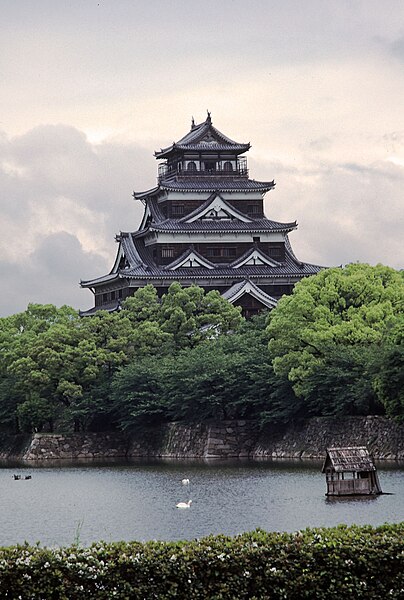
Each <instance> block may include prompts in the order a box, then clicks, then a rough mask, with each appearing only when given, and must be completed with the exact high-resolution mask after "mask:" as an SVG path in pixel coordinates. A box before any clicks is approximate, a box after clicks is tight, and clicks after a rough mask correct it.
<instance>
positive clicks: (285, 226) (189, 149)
mask: <svg viewBox="0 0 404 600" xmlns="http://www.w3.org/2000/svg"><path fill="white" fill-rule="evenodd" d="M249 149H250V144H249V143H247V144H246V143H239V142H235V141H234V140H232V139H230V138H228V137H227V136H225V135H223V133H221V132H220V131H218V130H217V129H216V128H215V127H214V126H213V124H212V119H211V115H210V113H208V116H207V119H206V121H204V122H203V123H200V124H199V125H196V124H195V122H194V120H193V119H192V125H191V130H190V131H189V132H188V133H187V134H186V135H185V136H184V137H182V138H181V139H180V140H179V141H178V142H174V143H173V144H172V145H171V146H169V147H167V148H164V149H161V150H159V151H157V152H155V157H156V159H157V160H159V161H162V162H160V164H159V170H158V181H157V185H156V187H153V188H152V189H150V190H147V191H145V192H135V193H134V198H135V200H137V201H140V202H142V203H143V204H144V214H143V219H142V222H141V224H140V226H139V229H138V230H137V231H135V232H131V233H130V232H127V233H120V235H118V236H117V238H116V239H117V241H118V243H119V248H118V252H117V256H116V259H115V263H114V265H113V267H112V270H111V272H110V273H109V274H108V275H104V276H103V277H99V278H97V279H92V280H89V281H81V282H80V283H81V286H82V287H83V288H89V289H91V290H92V291H93V293H94V295H95V306H94V308H92V309H90V310H89V311H86V312H85V313H82V314H84V315H89V314H93V313H94V312H95V311H96V310H100V309H103V310H109V311H112V310H116V309H117V308H118V307H119V305H120V302H121V300H122V299H124V298H126V297H128V296H130V295H132V294H133V293H134V292H135V291H136V290H137V289H138V288H140V287H143V286H145V285H147V284H149V283H151V284H153V285H154V286H155V287H156V288H157V290H158V293H159V295H160V296H161V295H162V294H164V293H165V292H166V291H167V289H168V287H169V286H170V285H171V283H172V282H173V281H178V282H179V283H180V284H181V285H183V286H189V285H192V284H196V285H199V286H201V287H203V288H204V289H205V290H206V291H209V290H211V289H215V290H219V291H220V293H221V294H222V295H223V296H224V297H225V298H227V299H228V300H229V301H230V302H231V303H234V304H236V305H241V306H242V308H243V314H244V315H245V316H247V317H250V316H252V315H254V314H256V313H258V312H259V311H261V310H263V309H268V308H269V309H270V308H273V307H274V306H275V305H276V302H277V299H278V298H279V297H280V296H282V295H283V294H288V293H290V292H291V290H292V288H293V286H294V284H295V283H296V282H297V281H299V280H300V279H302V277H306V276H308V275H313V274H315V273H317V272H318V271H319V270H320V267H319V266H316V265H311V264H307V263H303V262H300V261H299V260H298V259H297V258H296V256H295V255H294V253H293V250H292V247H291V245H290V242H289V237H288V234H289V233H290V232H291V231H293V230H294V229H296V228H297V224H296V222H295V221H294V222H293V223H279V222H277V221H272V220H270V219H267V218H266V217H265V215H264V207H263V201H264V195H265V194H266V193H267V192H269V191H271V190H272V189H273V188H274V187H275V183H274V181H266V182H261V181H255V180H254V179H250V178H249V173H248V169H247V159H246V157H245V156H244V154H245V153H246V152H247V151H248V150H249Z"/></svg>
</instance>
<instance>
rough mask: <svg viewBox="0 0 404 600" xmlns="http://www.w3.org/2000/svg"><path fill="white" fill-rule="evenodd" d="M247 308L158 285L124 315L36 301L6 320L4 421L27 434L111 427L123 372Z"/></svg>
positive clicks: (2, 330)
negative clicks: (84, 314)
mask: <svg viewBox="0 0 404 600" xmlns="http://www.w3.org/2000/svg"><path fill="white" fill-rule="evenodd" d="M241 320H242V318H241V315H240V311H239V309H236V308H235V307H233V306H231V305H230V304H229V303H228V302H227V301H226V300H224V299H223V298H222V297H221V296H220V294H219V293H218V292H209V293H208V294H205V292H204V290H202V289H201V288H197V287H196V286H192V287H190V288H187V289H183V288H181V286H180V285H179V284H173V285H172V286H171V287H170V288H169V290H168V293H167V294H166V295H165V296H163V298H162V299H161V300H159V299H158V297H157V292H156V290H155V289H154V288H153V287H152V286H147V287H146V288H143V289H141V290H139V291H138V292H137V293H136V294H135V295H134V296H133V297H132V298H129V299H127V300H126V301H125V303H124V306H123V309H122V310H121V311H120V312H117V313H113V314H109V313H106V312H104V311H99V312H98V313H97V314H96V315H94V316H93V317H91V318H85V319H82V318H80V317H79V315H78V313H77V311H74V310H73V309H72V308H70V307H66V306H64V307H62V308H60V309H57V308H56V307H55V306H52V305H34V304H32V305H29V306H28V309H27V310H26V311H25V312H24V313H19V314H17V315H13V316H12V317H7V318H4V319H0V358H1V360H0V425H3V426H6V427H11V426H15V425H16V426H17V427H18V428H22V429H24V430H26V431H34V430H39V431H40V430H42V429H43V428H44V427H46V428H47V429H49V430H53V428H54V426H55V423H57V427H58V428H61V427H64V428H69V427H70V426H71V424H73V426H74V429H75V430H76V431H79V430H83V429H88V428H97V427H106V426H111V423H112V422H113V419H114V415H113V414H112V412H111V402H110V395H111V384H112V381H113V376H114V374H115V372H116V371H117V370H118V369H119V368H121V367H123V366H124V365H127V364H129V363H131V362H136V361H139V360H140V359H141V358H143V357H148V356H156V355H158V356H168V355H171V354H173V353H176V352H178V351H179V350H180V349H185V348H192V347H195V346H196V345H197V344H198V343H201V342H202V341H203V340H204V339H208V338H209V337H212V335H219V334H222V335H224V334H225V333H227V332H228V331H230V330H235V329H237V327H238V326H239V324H240V322H241Z"/></svg>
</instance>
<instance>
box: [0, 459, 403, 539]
mask: <svg viewBox="0 0 404 600" xmlns="http://www.w3.org/2000/svg"><path fill="white" fill-rule="evenodd" d="M378 466H379V476H380V481H381V485H382V489H383V491H385V492H390V493H391V494H392V495H383V496H376V497H360V498H327V497H326V496H325V488H326V486H325V481H324V476H323V475H322V473H321V462H313V461H291V460H280V461H279V460H276V461H256V462H250V461H237V462H234V461H231V460H227V461H219V460H215V459H214V460H209V461H186V460H180V461H178V460H175V461H173V460H165V461H152V462H150V461H149V462H147V463H145V462H142V461H131V462H130V463H128V462H126V463H122V462H120V461H108V463H96V462H92V463H88V462H85V463H78V462H77V461H76V462H75V463H70V464H68V463H66V462H64V461H63V462H62V463H61V462H60V461H58V462H55V463H53V464H50V462H49V461H46V463H45V464H44V463H39V464H38V465H36V466H35V467H33V466H32V463H29V464H27V463H25V464H22V463H19V464H15V465H13V466H12V467H10V466H7V467H3V468H2V469H0V480H1V481H0V544H1V545H9V544H15V543H22V542H24V541H25V540H27V541H29V542H31V543H35V542H40V543H41V544H43V545H66V544H71V543H72V542H73V541H74V539H75V537H76V535H77V532H78V529H79V530H80V541H81V542H82V543H83V544H89V543H91V542H93V541H97V540H101V539H103V540H106V541H112V540H134V539H136V540H150V539H160V540H169V539H171V540H174V539H192V538H199V537H202V536H205V535H209V534H211V533H213V534H217V533H224V534H227V535H235V534H237V533H241V532H243V531H250V530H252V529H256V528H257V527H261V528H262V529H266V530H273V531H295V530H297V529H303V528H305V527H317V526H332V525H336V524H338V523H347V524H351V523H357V524H365V523H369V524H373V525H378V524H382V523H385V522H399V521H402V520H404V503H403V498H404V468H403V466H402V465H401V466H398V465H397V463H393V464H390V465H380V464H379V465H378ZM14 474H21V475H22V476H25V475H32V479H31V480H24V479H22V480H19V481H16V480H14ZM184 477H185V478H189V479H190V486H189V487H188V486H183V485H182V484H181V480H182V479H183V478H184ZM189 498H192V506H191V508H190V509H187V510H178V509H176V507H175V505H176V503H177V502H180V501H186V500H188V499H189Z"/></svg>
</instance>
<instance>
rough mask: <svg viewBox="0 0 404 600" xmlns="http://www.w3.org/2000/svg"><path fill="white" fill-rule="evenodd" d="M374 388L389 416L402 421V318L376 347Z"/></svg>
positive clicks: (403, 398)
mask: <svg viewBox="0 0 404 600" xmlns="http://www.w3.org/2000/svg"><path fill="white" fill-rule="evenodd" d="M377 350H378V352H377V360H376V368H375V377H374V381H373V386H374V389H375V391H376V393H377V395H378V398H379V399H380V401H381V402H382V403H383V405H384V407H385V409H386V414H387V415H388V416H389V417H394V418H397V419H398V420H400V421H404V318H403V317H402V318H400V320H399V321H398V322H397V323H396V324H395V326H394V327H392V328H391V329H390V330H389V331H387V335H386V338H385V340H384V344H383V345H382V346H381V348H378V349H377Z"/></svg>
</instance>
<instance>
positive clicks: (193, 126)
mask: <svg viewBox="0 0 404 600" xmlns="http://www.w3.org/2000/svg"><path fill="white" fill-rule="evenodd" d="M194 128H195V119H194V117H192V120H191V129H194Z"/></svg>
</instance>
